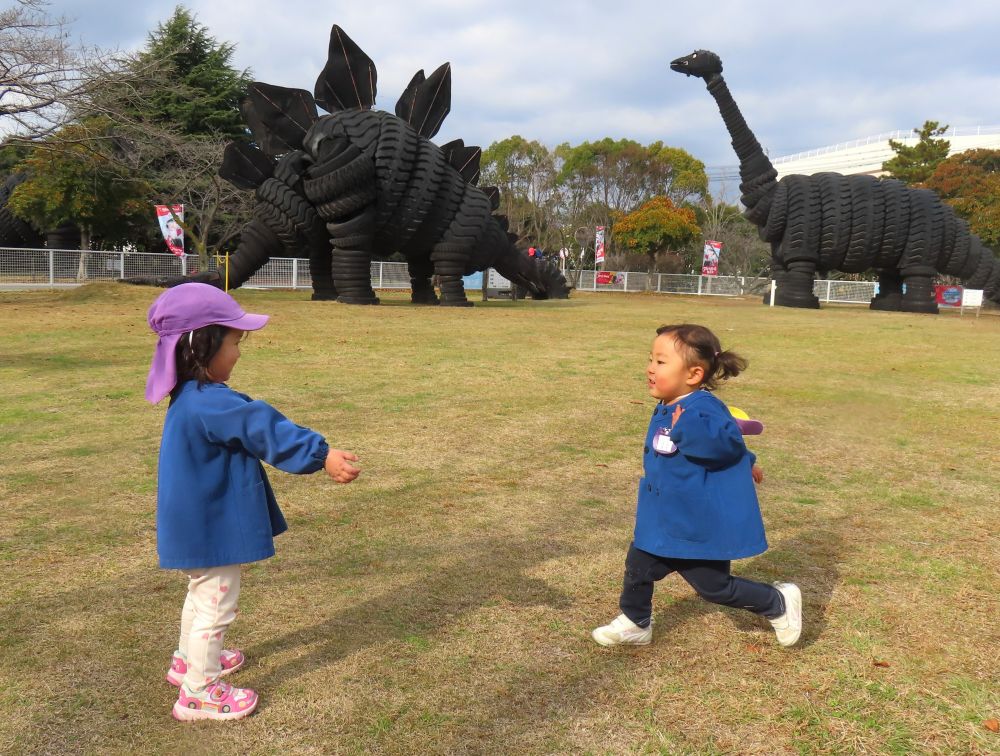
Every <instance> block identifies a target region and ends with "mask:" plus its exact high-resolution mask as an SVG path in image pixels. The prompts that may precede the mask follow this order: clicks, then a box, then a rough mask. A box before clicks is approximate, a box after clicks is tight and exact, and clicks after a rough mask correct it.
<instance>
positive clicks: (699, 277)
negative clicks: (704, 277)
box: [698, 275, 701, 297]
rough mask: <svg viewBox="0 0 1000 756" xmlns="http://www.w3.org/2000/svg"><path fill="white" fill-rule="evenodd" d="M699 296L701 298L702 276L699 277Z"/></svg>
mask: <svg viewBox="0 0 1000 756" xmlns="http://www.w3.org/2000/svg"><path fill="white" fill-rule="evenodd" d="M698 296H699V297H700V296H701V275H699V276H698Z"/></svg>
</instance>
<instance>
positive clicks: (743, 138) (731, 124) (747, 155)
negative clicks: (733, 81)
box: [706, 74, 778, 222]
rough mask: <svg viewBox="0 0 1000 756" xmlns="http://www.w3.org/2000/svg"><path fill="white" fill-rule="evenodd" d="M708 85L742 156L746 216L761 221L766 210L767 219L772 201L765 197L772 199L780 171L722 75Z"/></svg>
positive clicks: (734, 146) (710, 80)
mask: <svg viewBox="0 0 1000 756" xmlns="http://www.w3.org/2000/svg"><path fill="white" fill-rule="evenodd" d="M706 85H707V86H708V91H709V93H710V94H711V95H712V97H714V98H715V101H716V103H718V105H719V112H720V113H721V114H722V120H723V121H724V122H725V124H726V129H727V130H728V131H729V136H730V137H732V140H733V149H734V150H735V151H736V155H737V157H739V159H740V191H742V192H743V195H742V196H741V197H740V200H741V201H742V202H743V204H744V205H746V207H747V214H748V215H747V217H752V219H753V220H754V221H755V222H759V221H758V217H759V216H761V215H762V214H763V220H766V214H767V207H769V205H770V202H767V203H764V204H762V201H763V200H765V199H769V198H770V196H771V195H772V194H773V193H774V190H775V188H776V187H777V185H778V183H777V181H775V179H776V178H777V176H778V172H777V171H776V170H774V166H773V165H771V161H770V159H768V157H767V155H765V154H764V150H763V149H762V148H761V146H760V143H759V142H758V141H757V138H756V137H755V136H754V134H753V132H752V131H750V127H749V126H747V122H746V121H744V120H743V114H742V113H740V109H739V108H738V107H737V106H736V101H735V100H734V99H733V96H732V95H731V94H730V93H729V87H727V86H726V81H725V79H723V78H722V75H721V74H715V75H713V76H711V77H710V78H709V79H707V80H706ZM758 205H761V207H760V208H759V210H758V212H757V213H753V211H754V209H755V208H757V206H758ZM753 216H757V217H753Z"/></svg>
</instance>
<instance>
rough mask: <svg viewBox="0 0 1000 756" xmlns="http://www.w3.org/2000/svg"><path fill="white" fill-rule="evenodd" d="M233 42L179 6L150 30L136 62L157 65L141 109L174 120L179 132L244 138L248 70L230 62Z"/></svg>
mask: <svg viewBox="0 0 1000 756" xmlns="http://www.w3.org/2000/svg"><path fill="white" fill-rule="evenodd" d="M234 50H235V47H234V46H233V45H232V44H228V43H220V42H219V41H218V40H216V39H215V38H214V37H212V36H211V35H210V34H209V33H208V29H207V28H206V27H205V26H204V25H203V24H200V23H198V21H197V20H196V19H195V17H194V16H193V15H192V14H191V12H190V11H188V10H187V9H186V8H184V7H183V6H177V8H175V9H174V14H173V16H171V17H170V18H169V19H168V20H167V21H166V22H164V23H161V24H159V25H158V26H157V27H156V30H155V31H153V32H151V33H150V34H149V38H148V42H147V44H146V49H145V51H144V52H143V53H142V54H140V55H139V57H138V59H137V61H136V65H137V67H140V68H145V67H152V66H162V68H161V71H162V76H161V77H160V81H159V85H158V87H157V89H155V90H154V91H152V92H150V93H149V97H148V100H147V101H146V103H145V104H144V107H145V108H146V109H147V112H146V113H144V115H145V116H146V117H147V118H149V119H150V120H152V121H155V122H159V123H163V124H172V125H175V126H176V127H177V128H178V129H179V130H180V131H181V133H183V134H214V135H219V136H224V137H228V138H230V139H239V138H246V133H247V131H246V125H245V124H244V123H243V117H242V116H241V115H240V110H239V106H240V101H241V100H242V99H243V98H244V97H245V96H246V91H247V87H249V86H250V83H251V77H250V73H249V71H237V70H235V69H234V68H233V67H232V58H233V52H234Z"/></svg>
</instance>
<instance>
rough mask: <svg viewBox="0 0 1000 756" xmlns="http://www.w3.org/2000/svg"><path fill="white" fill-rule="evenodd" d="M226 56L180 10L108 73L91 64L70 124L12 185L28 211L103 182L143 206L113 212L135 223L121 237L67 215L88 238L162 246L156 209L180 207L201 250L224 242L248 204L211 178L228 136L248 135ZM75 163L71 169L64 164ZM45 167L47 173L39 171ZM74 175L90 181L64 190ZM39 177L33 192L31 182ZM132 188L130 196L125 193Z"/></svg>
mask: <svg viewBox="0 0 1000 756" xmlns="http://www.w3.org/2000/svg"><path fill="white" fill-rule="evenodd" d="M232 53H233V47H232V45H228V44H223V43H219V42H217V41H216V40H215V39H214V38H212V37H211V36H210V35H209V34H208V32H207V30H206V28H205V27H204V26H203V25H201V24H199V23H198V22H197V21H196V20H195V19H194V18H193V16H192V15H191V14H190V13H189V12H188V11H186V10H185V9H184V8H182V7H178V8H177V9H176V10H175V11H174V15H173V16H172V17H171V18H170V19H169V20H168V21H167V22H165V23H163V24H160V25H159V26H158V27H157V29H156V30H155V31H154V32H152V33H151V34H150V35H149V41H148V43H147V47H146V48H145V49H144V50H142V51H141V52H139V53H137V54H134V55H131V56H127V57H124V58H120V59H118V60H116V61H114V67H113V69H112V68H109V67H107V66H106V67H104V68H103V69H101V70H92V71H91V74H92V75H93V76H95V77H96V79H95V81H94V82H92V85H91V86H90V87H89V88H88V92H87V94H86V96H81V97H78V98H77V99H76V100H74V102H73V113H72V114H73V116H74V118H75V121H74V125H73V127H72V128H66V129H62V130H60V131H59V132H58V133H56V134H54V135H52V136H51V137H49V138H47V139H46V140H45V141H44V149H45V151H46V153H47V155H46V157H45V158H44V159H40V160H37V161H34V162H32V163H26V164H25V167H27V168H29V169H30V170H31V176H30V177H29V180H28V181H27V182H25V183H26V185H27V186H24V188H23V189H22V188H21V187H19V190H21V192H22V195H24V196H27V195H29V194H31V195H32V196H33V197H34V198H35V205H34V212H35V217H51V216H53V215H63V214H64V213H62V212H61V211H60V212H56V208H57V207H58V208H62V209H63V210H72V209H73V208H81V207H85V206H86V203H82V204H81V203H74V202H68V203H60V202H55V201H54V200H53V199H52V197H53V195H55V194H58V193H60V192H61V193H64V194H66V195H67V196H75V195H79V196H81V197H84V196H87V194H88V193H89V192H90V191H91V190H92V188H93V186H107V187H109V188H113V190H114V191H113V192H112V194H111V195H110V196H111V197H112V198H114V199H115V201H117V202H119V203H125V202H126V200H127V201H128V207H129V208H134V207H139V206H141V207H143V208H144V210H143V212H142V213H141V214H136V213H133V212H131V210H129V211H121V212H118V213H116V215H118V216H120V218H121V219H122V220H123V221H125V222H131V223H133V224H134V225H133V226H132V227H131V229H129V231H128V233H125V234H124V235H122V231H121V228H120V226H119V225H117V224H116V225H114V227H113V228H110V229H106V230H98V226H97V225H95V224H94V223H93V222H92V220H91V219H89V218H86V217H81V218H74V217H72V216H70V217H68V218H66V220H69V221H72V222H74V223H77V224H78V225H80V226H84V227H87V228H90V229H91V230H92V231H93V234H94V236H104V234H109V235H108V236H104V239H105V241H106V242H107V241H109V240H111V239H112V238H128V239H130V241H137V240H143V239H145V240H148V241H149V242H150V244H151V245H152V248H155V249H157V250H160V251H162V250H163V246H162V241H160V240H159V239H158V237H157V235H156V234H155V228H156V227H155V224H154V222H153V218H154V216H153V209H152V208H153V205H155V204H164V205H175V204H183V205H184V206H185V216H184V222H183V224H182V225H183V227H184V230H185V236H186V239H187V241H188V242H189V244H190V245H191V247H192V248H193V249H194V250H195V251H197V252H198V253H199V256H201V257H202V258H203V259H204V258H206V257H207V255H208V254H209V252H210V251H213V250H215V249H218V248H219V247H222V246H223V245H226V244H231V240H232V239H233V237H234V235H235V234H237V233H238V229H239V228H240V227H242V226H243V225H244V224H245V222H246V220H248V219H249V216H250V205H251V203H252V200H253V198H252V194H250V193H247V192H241V191H239V190H237V189H235V187H232V186H230V185H229V184H227V183H225V182H222V181H221V180H220V179H219V177H218V175H217V171H218V167H219V166H220V165H221V163H222V153H223V150H224V149H225V146H226V144H227V143H228V141H230V140H231V139H234V138H243V139H249V133H248V131H247V130H246V128H245V127H244V126H243V124H242V117H241V115H240V112H239V102H240V99H241V97H242V96H243V94H244V92H245V89H246V87H247V86H248V84H249V81H250V76H249V73H248V72H246V71H243V72H239V71H235V70H233V69H232V68H231V67H230V65H229V61H230V59H231V57H232ZM54 153H62V154H61V155H59V156H58V157H56V156H55V155H54ZM73 162H76V163H78V165H77V166H76V167H75V169H70V167H69V166H70V164H71V163H73ZM50 170H51V171H53V172H54V175H52V176H46V175H44V172H45V171H50ZM74 180H78V181H80V182H83V183H86V184H87V186H79V187H71V186H70V185H69V184H71V183H72V182H73V181H74ZM36 181H37V182H38V184H39V186H38V188H37V191H36V190H33V189H32V188H31V184H32V183H34V182H36ZM130 190H131V191H134V192H136V194H134V195H132V196H126V193H127V192H128V191H130ZM42 197H48V199H47V200H45V201H44V202H43V201H42V200H41V198H42ZM109 206H110V205H109ZM42 208H47V210H46V211H45V212H42ZM139 246H140V247H141V246H143V245H142V243H141V242H140V244H139Z"/></svg>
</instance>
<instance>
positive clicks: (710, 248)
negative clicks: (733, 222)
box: [701, 241, 722, 276]
mask: <svg viewBox="0 0 1000 756" xmlns="http://www.w3.org/2000/svg"><path fill="white" fill-rule="evenodd" d="M721 254H722V242H717V241H706V242H705V257H704V258H703V260H702V263H701V274H702V275H703V276H717V275H719V255H721Z"/></svg>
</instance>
